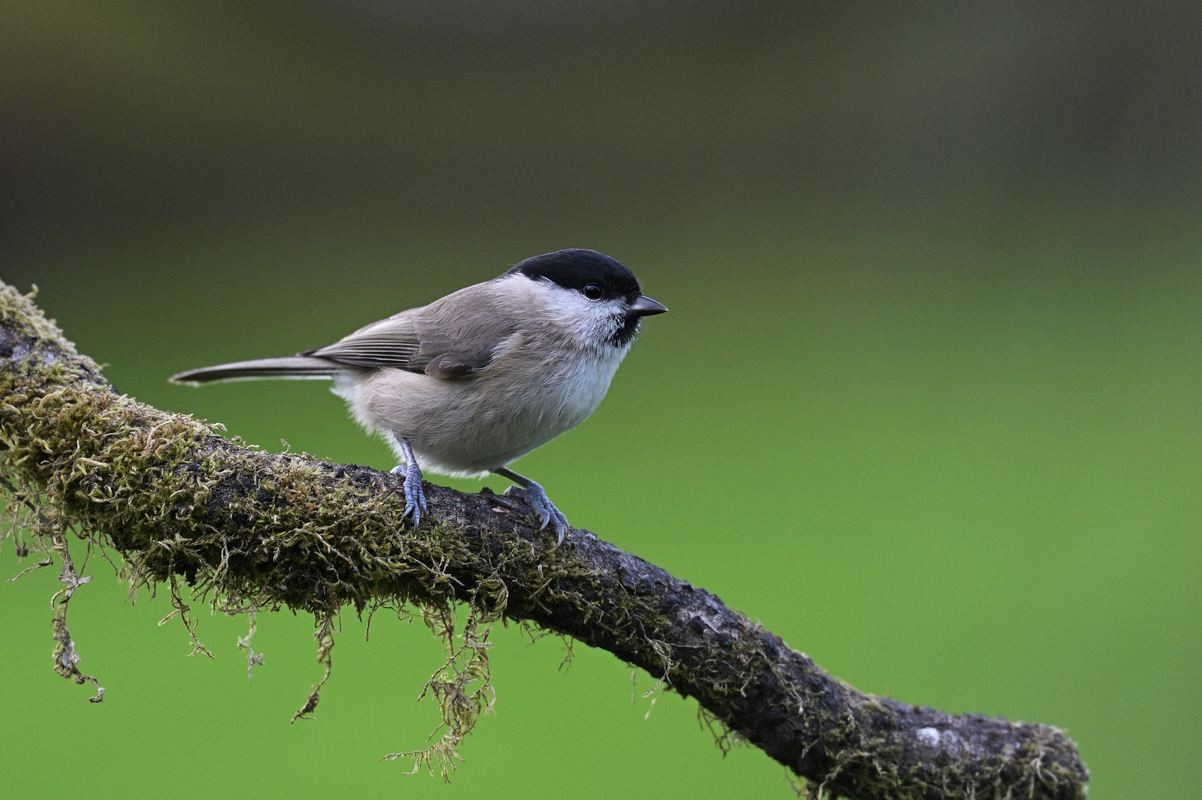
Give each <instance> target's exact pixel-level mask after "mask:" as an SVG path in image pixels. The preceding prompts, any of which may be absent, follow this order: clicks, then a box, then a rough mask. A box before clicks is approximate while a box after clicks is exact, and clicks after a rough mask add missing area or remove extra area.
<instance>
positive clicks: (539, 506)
mask: <svg viewBox="0 0 1202 800" xmlns="http://www.w3.org/2000/svg"><path fill="white" fill-rule="evenodd" d="M493 472H494V473H495V474H497V475H500V476H501V477H502V478H508V479H509V480H511V481H513V482H514V483H516V484H517V485H518V486H520V487H522V488H520V489H519V488H517V487H516V486H510V487H509V488H508V489H506V490H505V494H521V495H523V496H524V497H525V498H526V502H527V503H529V504H530V506H531V508H533V509H534V512H535V513H536V514H538V521H539V526H538V529H539V530H540V531H541V530H542V529H543V528H545V527H547V525H554V527H555V546H556V547H558V546H559V545H561V544H563V537H564V535H565V534H566V533H567V532H568V528H570V527H571V526H570V525H568V518H567V517H565V516H564V515H563V512H562V511H560V510H559V509H558V508H556V507H555V504H554V503H552V502H551V498H549V497H547V493H546V492H545V491H544V490H543V487H542V486H539V485H538V484H537V483H535V482H534V481H532V480H530V479H529V478H527V477H525V476H524V475H519V474H517V473H516V472H514V471H513V470H511V469H506V468H505V467H497V468H496V469H494V470H493Z"/></svg>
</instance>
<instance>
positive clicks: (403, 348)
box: [301, 312, 421, 372]
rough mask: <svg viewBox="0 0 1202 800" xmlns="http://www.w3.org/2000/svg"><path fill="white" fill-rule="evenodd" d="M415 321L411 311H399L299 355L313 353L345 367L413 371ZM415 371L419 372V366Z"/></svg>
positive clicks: (418, 342)
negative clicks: (392, 315)
mask: <svg viewBox="0 0 1202 800" xmlns="http://www.w3.org/2000/svg"><path fill="white" fill-rule="evenodd" d="M415 323H416V320H415V319H414V318H413V312H402V313H401V314H397V315H396V316H395V317H389V318H388V319H385V320H380V321H379V322H376V323H373V324H371V325H368V326H367V327H366V328H360V329H359V330H357V331H355V332H354V333H352V334H350V335H349V336H344V337H343V338H341V339H339V340H338V341H336V342H334V343H333V344H330V345H326V346H325V347H317V348H314V349H312V350H306V351H305V352H303V353H301V355H303V356H317V357H319V358H324V359H327V360H328V361H333V362H334V363H335V364H341V365H343V366H347V367H361V368H363V369H380V368H382V367H395V368H396V369H407V370H413V369H414V362H415V358H416V356H417V354H418V351H419V350H420V349H421V336H420V334H419V333H418V330H417V325H416V324H415ZM415 371H417V372H421V367H418V368H417V369H416V370H415Z"/></svg>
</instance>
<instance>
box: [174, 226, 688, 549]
mask: <svg viewBox="0 0 1202 800" xmlns="http://www.w3.org/2000/svg"><path fill="white" fill-rule="evenodd" d="M667 310H668V309H667V308H666V307H665V306H663V305H662V304H661V303H659V302H657V301H655V300H652V299H651V298H650V297H647V296H645V295H643V294H642V290H641V288H640V286H639V282H638V280H637V279H636V278H635V277H634V274H633V273H631V271H630V270H629V269H627V268H626V267H625V266H624V265H623V264H622V263H620V262H619V261H617V260H616V259H613V258H610V257H609V256H607V255H604V254H603V253H598V252H596V251H595V250H584V249H569V250H557V251H555V252H553V253H545V254H543V255H539V256H534V257H532V258H528V259H526V260H525V261H522V262H520V263H518V264H516V265H514V266H513V267H512V268H510V269H509V270H507V271H506V272H505V273H503V274H502V275H500V276H498V277H496V278H493V279H492V280H489V281H485V282H484V283H477V284H475V285H472V286H468V287H466V288H464V289H460V290H459V291H457V292H453V293H451V294H449V295H447V296H446V297H442V298H440V299H438V300H435V301H434V302H433V303H430V304H429V305H426V306H422V307H420V308H411V309H409V310H407V311H402V312H400V313H399V314H394V315H393V316H391V317H388V318H387V319H384V320H380V321H379V322H374V323H372V324H371V325H368V326H366V327H364V328H360V329H359V330H357V331H355V332H354V333H352V334H350V335H349V336H346V337H344V338H342V339H340V340H338V341H337V342H335V343H334V344H331V345H327V346H326V347H318V348H315V349H313V350H306V351H305V352H303V353H301V354H299V355H296V356H285V357H282V358H265V359H258V360H255V361H239V362H236V363H231V364H220V365H218V366H214V367H204V368H202V369H195V370H190V371H188V372H181V373H180V374H178V375H175V376H173V377H172V378H171V380H172V381H174V382H176V383H191V384H200V383H208V382H210V381H223V380H236V379H254V378H327V379H333V381H334V392H335V393H337V394H338V395H340V396H341V397H343V398H344V399H345V400H346V402H347V404H348V405H349V407H350V410H351V414H352V415H353V416H354V417H355V419H356V420H357V421H358V422H359V424H360V425H362V426H363V427H364V428H365V429H366V430H367V431H368V432H370V433H374V434H380V435H382V436H384V437H385V439H386V440H387V441H388V442H389V444H390V445H391V446H392V447H393V449H394V451H395V452H396V454H397V456H398V457H399V458H400V459H401V461H402V462H403V463H402V464H401V465H399V466H397V467H396V468H395V469H394V470H393V471H394V472H399V473H401V474H403V475H404V476H405V515H406V516H408V517H410V518H411V519H412V521H413V525H414V527H417V526H418V525H419V524H420V522H421V517H422V514H423V513H424V512H425V511H426V496H425V491H424V490H423V489H422V467H425V468H427V469H430V470H432V471H434V472H439V473H442V474H445V475H458V476H464V477H482V476H484V475H486V474H488V473H490V472H492V473H496V474H497V475H501V476H503V477H505V478H508V479H509V480H511V481H513V482H514V483H516V484H517V485H518V486H519V487H521V489H520V491H522V492H523V493H524V494H525V497H526V500H527V502H529V503H530V505H531V506H532V507H533V508H534V509H535V511H536V512H537V513H538V515H539V522H540V527H541V528H545V527H547V525H548V524H550V525H553V526H554V529H555V535H556V543H557V544H558V543H560V542H562V541H563V537H564V534H565V533H566V532H567V530H568V520H567V517H565V516H564V515H563V513H562V512H560V510H559V509H558V508H556V507H555V505H554V504H553V503H552V502H551V500H550V499H549V498H548V497H547V493H546V492H545V491H543V487H542V486H540V485H539V484H538V483H535V482H534V481H532V480H530V479H529V478H526V477H523V476H522V475H519V474H518V473H516V472H514V471H513V470H511V469H509V464H510V463H512V462H513V461H514V460H516V459H518V458H520V457H521V456H523V455H525V454H526V453H529V452H530V451H531V450H534V449H535V448H536V447H539V446H540V445H542V444H545V443H546V442H548V441H550V440H551V439H553V438H555V437H556V436H558V435H559V434H561V433H563V432H564V431H566V430H568V429H569V428H573V427H575V426H576V425H579V424H580V423H581V422H583V421H584V420H586V419H588V417H589V416H590V415H591V414H592V413H593V411H595V410H596V409H597V406H598V405H599V404H600V403H601V400H602V398H604V397H605V392H606V390H607V389H608V388H609V383H610V381H611V380H612V379H613V376H614V373H615V372H616V371H617V369H618V365H619V364H620V363H621V362H622V359H623V358H624V357H625V356H626V353H627V352H629V350H630V346H631V344H633V342H634V339H635V336H636V335H637V334H638V330H639V322H640V320H641V319H642V318H643V317H646V316H650V315H652V314H661V313H663V312H665V311H667ZM511 491H513V490H512V489H511Z"/></svg>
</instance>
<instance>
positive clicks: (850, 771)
mask: <svg viewBox="0 0 1202 800" xmlns="http://www.w3.org/2000/svg"><path fill="white" fill-rule="evenodd" d="M0 311H2V320H0V476H3V479H4V481H5V483H6V484H7V485H8V491H7V494H8V495H9V497H8V500H9V502H10V503H13V504H17V503H23V504H26V505H28V506H30V507H34V506H36V508H37V513H36V515H34V519H33V521H32V522H31V523H30V524H31V525H33V526H34V527H36V526H37V525H39V524H42V525H48V526H50V527H51V528H54V530H55V533H53V535H51V536H50V539H51V540H52V542H53V541H55V539H54V537H55V536H57V542H56V549H55V552H62V551H61V550H59V549H57V545H58V544H61V540H62V531H63V530H64V529H65V528H66V527H67V526H71V527H72V529H73V530H75V531H76V533H78V534H80V535H83V536H86V537H89V538H92V539H93V540H94V541H98V542H103V543H104V544H105V546H106V547H109V548H111V549H113V550H115V551H117V552H118V553H120V554H121V556H122V557H123V558H124V559H125V560H126V562H127V564H128V565H129V568H130V571H131V574H132V576H133V579H134V580H140V581H143V582H146V583H151V584H160V583H168V584H170V586H171V587H172V590H173V591H174V589H175V586H176V581H177V580H186V581H187V582H188V583H190V584H192V586H193V589H194V591H196V592H198V593H200V594H201V595H202V596H203V595H205V594H206V593H208V594H209V595H210V596H215V597H220V598H222V599H223V600H224V601H225V602H227V603H230V604H234V605H237V604H241V605H242V606H244V607H253V608H257V609H260V610H262V609H269V608H276V607H280V606H289V607H291V608H294V609H302V610H306V611H309V612H312V613H314V614H315V615H316V616H317V618H318V619H319V621H320V620H328V619H329V618H330V616H331V615H332V614H335V613H337V612H338V610H339V609H341V608H343V607H346V606H351V607H354V608H356V609H359V610H363V609H365V608H372V607H375V606H378V605H383V604H388V605H399V604H410V605H415V606H417V607H420V608H424V609H439V608H442V609H445V608H448V607H449V606H450V605H451V604H453V603H460V602H461V603H466V604H468V605H469V606H470V607H472V608H473V609H476V610H477V611H481V612H482V613H485V614H491V615H493V616H494V617H504V618H506V619H511V620H524V621H528V622H530V623H533V624H534V625H537V626H539V627H541V628H544V629H546V630H548V631H554V632H556V633H560V634H565V635H568V636H571V637H573V638H574V639H576V640H578V641H580V642H583V643H585V644H587V645H590V646H592V647H598V648H601V649H603V650H607V651H609V652H610V653H613V654H614V655H615V656H617V657H618V658H620V659H621V660H623V661H625V662H628V663H630V664H633V665H636V666H638V667H640V668H642V669H644V670H646V671H647V672H648V673H650V674H651V675H652V676H654V677H656V678H662V679H663V680H664V681H665V682H666V683H667V684H668V685H669V686H670V688H671V689H673V690H675V691H677V692H679V693H680V694H682V695H685V696H687V697H693V698H695V699H696V700H697V701H698V703H700V705H701V706H702V708H703V709H705V711H706V712H707V713H708V714H709V715H712V717H713V718H715V719H717V720H719V721H720V722H721V723H722V724H723V725H724V726H726V727H727V728H729V730H731V731H734V732H735V733H737V734H738V735H739V736H740V737H742V738H744V739H745V740H746V741H748V742H750V743H751V744H753V745H755V746H756V747H759V748H760V749H762V750H763V751H764V752H765V753H767V754H768V755H769V756H770V757H772V758H773V759H775V760H777V761H779V762H780V763H781V764H784V765H785V766H786V767H788V768H789V769H790V770H792V771H793V772H794V773H796V774H797V775H799V776H802V777H804V778H806V779H807V780H808V781H809V782H810V784H809V785H810V789H809V791H810V792H811V794H812V795H815V796H817V795H819V794H822V793H825V796H836V795H837V796H845V797H850V798H862V799H864V800H867V799H869V798H924V799H928V798H929V799H930V800H934V799H935V798H970V797H971V798H989V797H996V798H1083V797H1084V796H1085V784H1086V781H1087V780H1088V774H1087V772H1086V769H1085V767H1084V765H1083V764H1082V762H1081V761H1080V759H1079V757H1078V755H1077V752H1076V748H1075V745H1074V743H1073V742H1072V741H1071V740H1070V739H1069V738H1067V737H1066V736H1065V735H1064V734H1063V733H1062V732H1061V731H1059V730H1057V729H1056V728H1053V727H1049V726H1045V725H1039V724H1030V723H1020V722H1010V721H1007V720H1004V719H999V718H990V717H985V716H980V715H976V714H964V715H952V714H945V713H943V712H940V711H937V710H934V709H930V708H923V707H919V706H914V705H910V704H907V703H901V702H897V701H894V700H890V699H888V698H883V697H877V696H873V695H870V694H865V693H862V692H859V691H857V690H855V689H853V688H852V687H850V686H848V685H847V684H845V683H843V682H841V681H839V680H838V679H836V678H833V677H831V676H830V675H827V674H826V673H825V672H823V671H822V670H821V669H819V668H818V667H817V666H816V665H815V664H814V662H813V661H811V660H810V659H809V658H808V657H806V656H805V655H803V654H802V653H800V652H798V651H796V650H793V649H791V648H790V647H788V646H787V645H786V644H784V642H782V641H781V639H780V638H779V637H777V636H775V635H774V634H772V633H770V632H769V631H767V630H764V629H763V628H762V627H760V626H759V625H757V624H756V623H754V622H752V621H751V620H750V619H748V618H747V617H746V616H744V615H742V614H740V613H738V612H736V611H734V610H732V609H730V608H728V607H727V606H725V605H724V604H723V603H722V601H721V600H720V599H719V598H718V597H716V596H715V595H713V594H711V593H710V592H707V591H705V590H703V589H701V588H698V587H695V586H693V585H691V584H689V583H688V582H686V581H683V580H681V579H679V578H675V577H673V576H672V575H669V574H668V573H667V572H665V571H664V570H662V569H660V568H658V567H656V566H654V565H652V564H649V563H647V562H646V561H643V560H642V559H640V558H638V557H637V556H634V555H632V554H630V553H626V552H623V551H622V550H619V549H618V548H616V547H614V546H613V545H610V544H608V543H606V542H604V541H601V540H600V539H598V538H597V537H596V536H594V535H593V534H592V533H589V532H588V531H584V530H573V531H572V532H571V533H570V534H569V535H568V538H567V541H566V542H565V543H564V545H563V546H562V547H560V548H558V549H554V548H553V547H552V544H553V537H552V536H551V535H549V534H547V533H545V532H541V533H540V532H539V531H537V530H535V529H534V527H533V526H532V524H531V519H530V517H529V509H527V508H525V507H524V506H522V505H520V503H519V501H515V500H513V499H511V498H502V497H498V496H496V495H493V494H491V493H489V492H487V491H485V492H482V493H480V494H465V493H461V492H457V491H454V490H451V489H447V488H443V487H439V486H434V485H431V486H428V487H427V492H428V495H429V500H430V507H431V508H430V515H429V516H430V518H431V519H432V520H434V521H435V523H434V524H433V525H431V526H430V527H429V528H427V527H425V526H423V528H422V529H421V530H419V531H417V532H414V531H411V530H409V529H408V528H407V527H406V526H404V525H403V524H402V522H401V509H402V507H403V505H404V502H403V498H402V495H401V493H400V492H399V491H398V489H399V487H400V486H401V483H402V479H401V478H400V477H399V476H394V475H391V474H387V473H381V472H377V471H375V470H372V469H368V468H365V467H359V466H349V465H336V464H330V463H326V462H323V461H319V460H316V459H312V458H309V457H306V456H301V455H295V454H269V453H264V452H261V451H258V450H254V449H252V448H248V447H246V446H243V445H241V444H238V443H236V442H232V441H230V440H228V439H225V438H222V437H221V436H219V435H218V432H217V430H216V429H215V428H214V427H213V426H211V425H208V424H206V423H203V422H200V421H197V420H194V419H192V418H191V417H187V416H183V415H178V414H170V413H166V412H163V411H159V410H157V409H154V408H151V407H149V406H146V405H144V404H140V403H138V402H136V401H134V400H132V399H131V398H129V397H126V396H124V395H121V394H120V393H118V392H117V391H116V390H115V389H113V388H112V387H111V386H110V385H109V384H108V383H107V382H106V381H105V380H104V378H103V377H102V376H101V374H100V371H99V369H98V368H97V367H96V365H95V364H94V363H93V362H92V361H91V360H90V359H88V358H86V357H83V356H80V355H78V354H77V353H76V352H75V350H74V348H73V346H72V345H71V344H70V343H69V342H68V341H66V340H65V339H64V338H63V337H62V335H61V333H60V332H59V331H58V329H57V328H56V327H55V326H54V325H53V323H49V322H47V321H46V320H45V318H44V317H43V316H42V314H41V312H40V311H39V310H38V309H37V308H36V306H34V304H33V303H32V302H31V300H30V299H29V298H26V297H24V296H22V295H20V294H19V293H17V292H16V291H15V290H13V289H12V288H11V287H8V286H5V285H3V284H0ZM63 549H65V548H63ZM67 563H68V564H69V562H67ZM66 572H67V568H66V566H64V574H66ZM73 578H74V574H73V571H72V574H71V576H69V577H68V578H64V580H65V581H66V582H68V584H69V579H73ZM63 630H64V631H65V623H64V626H63ZM325 633H326V635H327V636H328V627H327V629H326V631H325ZM64 638H66V640H67V642H68V643H69V641H70V640H69V637H64ZM252 654H253V651H252ZM69 655H70V653H68V654H67V655H62V656H61V657H60V658H59V660H58V662H56V664H61V665H62V667H63V669H62V670H60V671H66V673H70V669H68V665H67V661H69V657H68V656H69ZM324 655H325V657H326V658H327V660H328V648H326V649H325V652H324ZM71 666H72V667H73V664H72V665H71ZM68 676H69V677H75V678H76V679H77V680H83V679H86V678H88V676H83V677H82V678H80V677H79V675H72V674H69V675H68ZM316 698H317V695H316V692H315V693H314V695H313V696H312V698H311V704H309V705H315V704H316ZM306 710H311V709H306Z"/></svg>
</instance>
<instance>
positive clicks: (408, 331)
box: [302, 293, 512, 379]
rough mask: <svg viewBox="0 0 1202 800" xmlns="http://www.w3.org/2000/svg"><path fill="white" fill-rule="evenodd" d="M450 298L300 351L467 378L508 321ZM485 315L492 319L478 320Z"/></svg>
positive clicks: (505, 332)
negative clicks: (464, 310) (466, 308)
mask: <svg viewBox="0 0 1202 800" xmlns="http://www.w3.org/2000/svg"><path fill="white" fill-rule="evenodd" d="M456 294H458V293H456ZM454 298H455V295H450V296H448V297H445V298H443V299H442V300H440V301H437V302H435V303H432V304H431V305H429V306H425V307H424V308H416V309H411V310H409V311H402V312H401V313H400V314H397V315H395V316H392V317H389V318H388V319H385V320H381V321H379V322H376V323H373V324H371V325H368V326H367V327H365V328H360V329H359V330H357V331H355V332H354V333H352V334H350V335H349V336H346V337H344V338H342V339H340V340H338V341H337V342H335V343H334V344H331V345H327V346H326V347H319V348H316V349H314V350H309V351H307V352H305V353H303V354H302V355H306V356H318V357H320V358H324V359H327V360H329V361H333V362H335V363H337V364H342V365H345V366H349V367H359V368H361V369H381V368H385V367H391V368H394V369H403V370H407V371H409V372H424V373H425V374H427V375H430V376H432V377H435V378H446V379H452V378H464V377H468V376H470V375H472V374H474V373H476V372H478V371H480V370H481V369H483V368H484V367H486V366H488V364H489V362H491V361H492V358H493V354H494V352H495V351H496V349H497V346H498V345H499V344H500V343H501V342H502V341H503V340H504V339H505V338H506V337H507V336H509V335H510V334H511V333H512V330H510V328H511V327H512V326H511V325H508V324H504V323H501V322H500V320H497V319H496V318H495V317H492V315H490V314H488V313H487V311H488V310H489V309H486V308H480V307H477V308H474V309H473V311H475V313H472V314H466V315H465V314H463V313H461V312H462V309H461V308H460V309H457V308H455V305H458V304H451V303H448V302H447V301H450V300H453V299H454ZM469 305H471V304H469ZM457 312H459V313H457ZM481 312H485V313H483V314H481ZM490 317H491V318H492V323H491V324H480V323H481V322H482V321H483V320H487V319H489V318H490ZM465 322H467V323H468V324H464V323H465ZM498 323H499V324H498Z"/></svg>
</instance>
